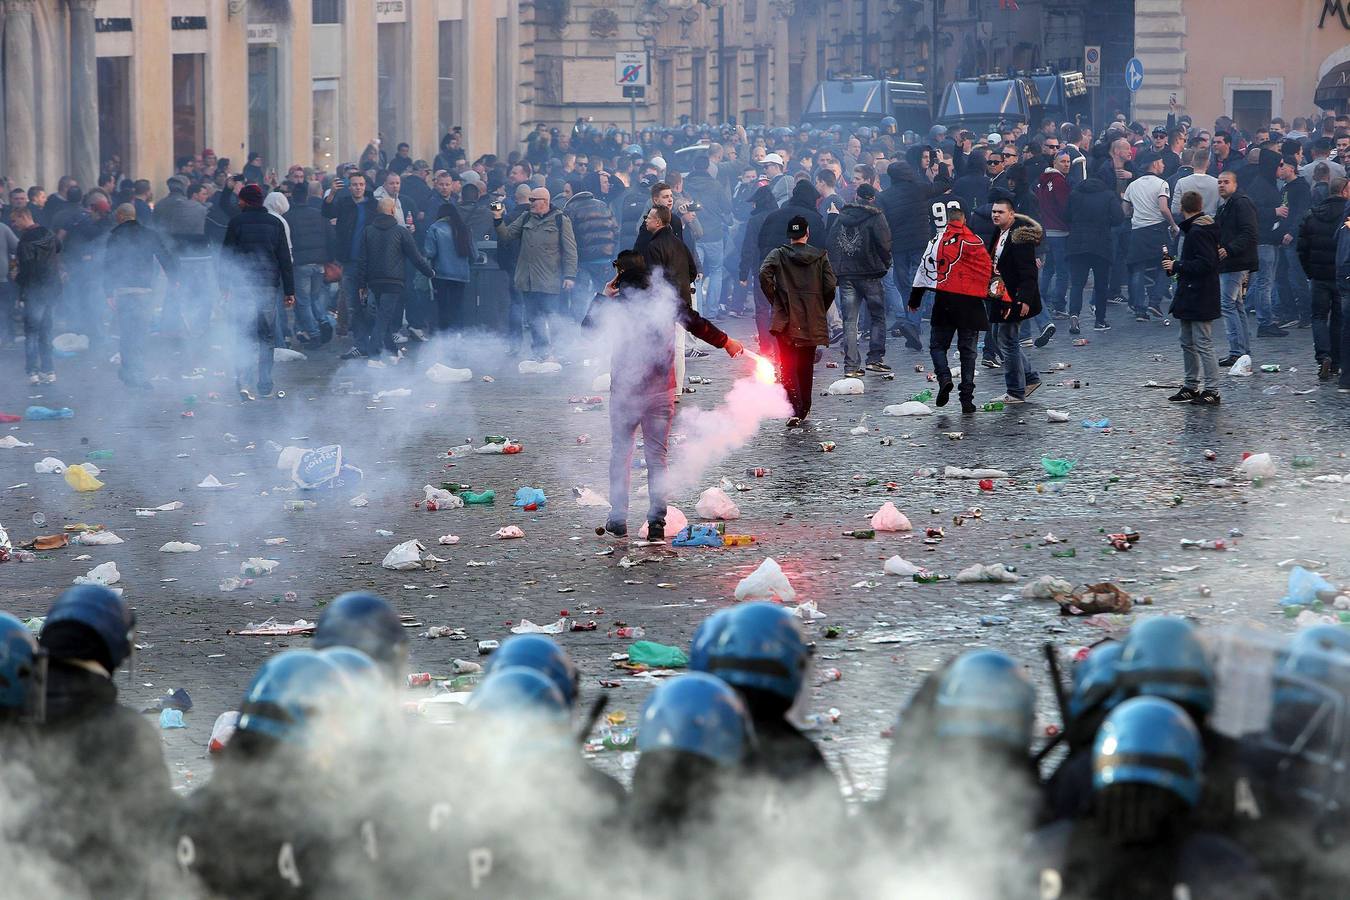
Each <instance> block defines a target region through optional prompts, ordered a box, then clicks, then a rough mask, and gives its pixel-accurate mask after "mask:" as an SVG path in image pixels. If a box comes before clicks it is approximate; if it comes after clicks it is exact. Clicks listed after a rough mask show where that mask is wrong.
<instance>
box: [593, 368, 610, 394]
mask: <svg viewBox="0 0 1350 900" xmlns="http://www.w3.org/2000/svg"><path fill="white" fill-rule="evenodd" d="M609 384H610V377H609V373H608V372H606V373H605V374H603V375H597V376H595V378H593V379H592V380H591V390H593V391H595V392H596V393H597V394H607V393H609Z"/></svg>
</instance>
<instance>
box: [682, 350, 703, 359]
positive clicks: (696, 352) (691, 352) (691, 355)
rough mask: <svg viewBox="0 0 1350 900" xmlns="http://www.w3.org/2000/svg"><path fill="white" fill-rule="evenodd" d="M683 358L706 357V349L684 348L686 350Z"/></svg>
mask: <svg viewBox="0 0 1350 900" xmlns="http://www.w3.org/2000/svg"><path fill="white" fill-rule="evenodd" d="M684 358H685V359H707V358H708V351H707V350H697V349H694V350H686V351H685V352H684Z"/></svg>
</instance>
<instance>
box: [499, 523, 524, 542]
mask: <svg viewBox="0 0 1350 900" xmlns="http://www.w3.org/2000/svg"><path fill="white" fill-rule="evenodd" d="M492 536H493V537H495V538H496V539H497V540H499V541H509V540H515V539H517V538H523V537H524V536H525V532H524V531H522V530H521V528H520V526H519V525H506V526H503V527H501V528H498V529H497V530H496V531H495V532H493V534H492Z"/></svg>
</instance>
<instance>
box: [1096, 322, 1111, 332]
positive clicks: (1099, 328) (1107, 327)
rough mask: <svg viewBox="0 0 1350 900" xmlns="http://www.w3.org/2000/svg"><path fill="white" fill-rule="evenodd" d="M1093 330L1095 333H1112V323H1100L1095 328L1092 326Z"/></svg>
mask: <svg viewBox="0 0 1350 900" xmlns="http://www.w3.org/2000/svg"><path fill="white" fill-rule="evenodd" d="M1092 330H1093V331H1110V330H1111V323H1110V322H1098V323H1097V324H1096V325H1093V326H1092Z"/></svg>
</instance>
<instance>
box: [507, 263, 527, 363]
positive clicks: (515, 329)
mask: <svg viewBox="0 0 1350 900" xmlns="http://www.w3.org/2000/svg"><path fill="white" fill-rule="evenodd" d="M508 277H510V276H509V273H508ZM509 291H510V294H509V299H508V300H507V307H506V338H507V341H508V342H509V343H510V345H511V352H512V353H517V352H519V350H520V342H521V341H522V340H523V339H524V337H525V298H524V297H523V296H522V295H521V293H520V291H518V290H516V287H515V285H512V286H511V287H510V288H509Z"/></svg>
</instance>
